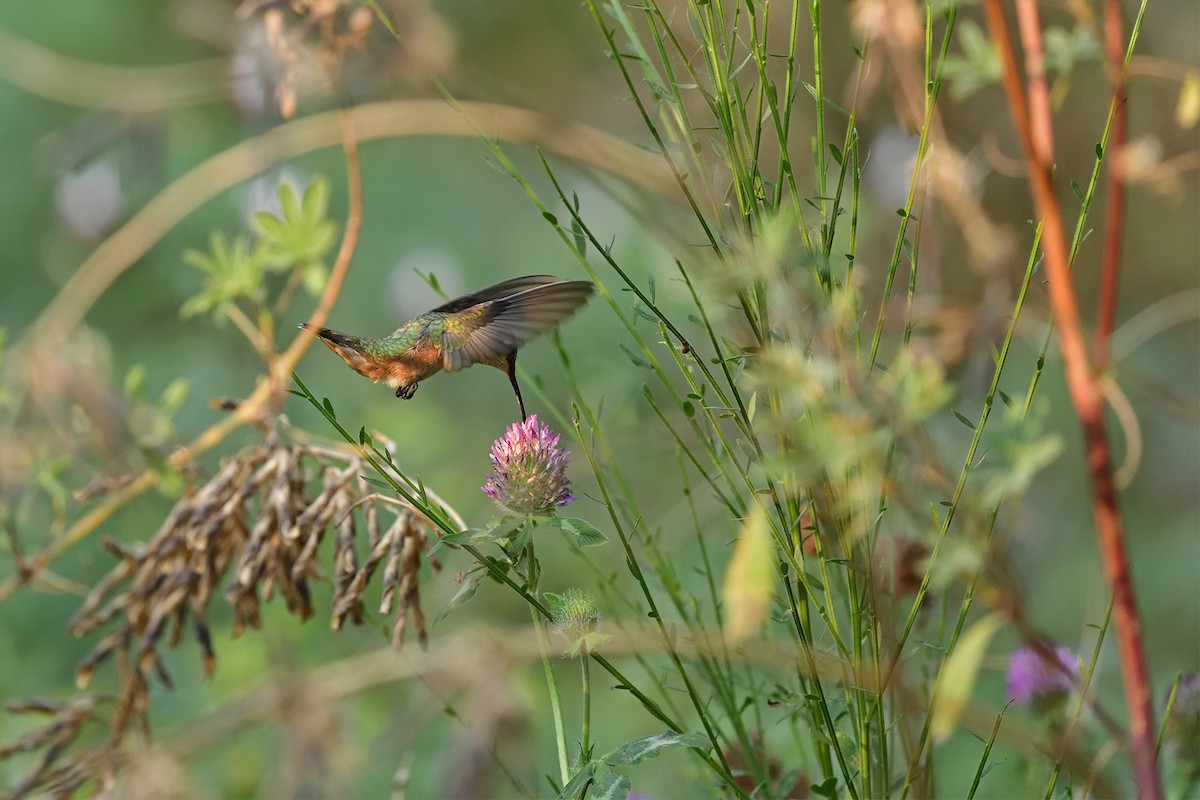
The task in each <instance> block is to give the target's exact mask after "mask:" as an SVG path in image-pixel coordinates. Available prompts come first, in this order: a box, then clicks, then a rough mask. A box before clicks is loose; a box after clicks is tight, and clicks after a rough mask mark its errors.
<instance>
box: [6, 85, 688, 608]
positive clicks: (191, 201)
mask: <svg viewBox="0 0 1200 800" xmlns="http://www.w3.org/2000/svg"><path fill="white" fill-rule="evenodd" d="M476 126H478V129H482V130H484V131H486V132H487V133H488V134H489V135H491V136H493V137H494V138H496V139H500V140H503V141H507V142H513V143H524V144H536V145H538V146H540V147H543V148H545V149H546V150H547V151H549V152H552V153H555V154H557V155H559V156H561V157H564V158H567V159H570V160H573V161H576V162H578V163H581V164H585V165H587V166H590V167H593V168H595V169H598V170H605V171H607V172H610V173H612V174H613V175H615V176H617V177H618V178H622V179H624V180H626V181H628V182H630V183H633V184H635V185H639V186H642V187H644V188H647V189H651V190H653V191H656V192H661V193H664V194H666V193H670V192H671V191H672V190H673V189H674V187H675V184H674V182H673V180H672V179H671V176H670V173H669V171H668V170H667V169H666V167H665V166H664V165H663V163H662V161H661V160H660V159H658V158H656V157H654V156H652V155H651V154H649V153H646V152H644V151H641V150H639V149H637V148H636V147H633V146H632V145H629V144H627V143H625V142H623V141H621V140H619V139H616V138H614V137H611V136H608V135H607V134H604V133H601V132H599V131H596V130H594V129H591V128H587V127H585V126H582V125H577V124H573V123H560V122H556V121H553V120H551V119H549V118H548V117H545V116H544V115H541V114H538V113H535V112H532V111H527V110H524V109H518V108H512V107H509V106H500V105H493V104H488V103H460V104H459V108H458V109H455V108H452V107H451V106H449V105H448V104H446V103H445V102H443V101H441V100H411V101H396V102H384V103H373V104H369V105H364V106H358V107H355V108H352V109H347V110H342V111H331V112H327V113H323V114H318V115H315V116H312V117H307V118H305V119H302V120H298V121H296V122H291V123H287V124H285V125H281V126H279V127H278V128H275V129H273V130H271V131H269V132H267V133H265V134H263V135H261V136H258V137H256V138H254V139H251V140H248V141H245V142H241V143H239V144H237V145H235V146H233V147H231V148H229V149H228V150H226V151H224V152H222V153H219V154H217V155H215V156H213V157H212V158H210V159H208V160H207V161H205V162H204V163H202V164H200V165H199V166H197V167H196V168H195V169H193V170H192V171H191V172H188V173H187V174H186V175H183V176H182V177H180V178H179V179H178V180H176V181H175V182H174V183H172V184H171V185H170V186H168V187H166V188H165V189H164V190H163V191H162V192H160V193H159V194H158V195H157V196H156V197H155V198H154V199H153V200H151V201H150V202H149V203H148V204H147V205H146V206H144V207H143V208H142V209H141V210H140V211H138V212H137V213H136V214H135V215H134V216H133V217H132V218H131V219H130V220H129V221H128V222H126V223H125V225H123V226H122V227H121V228H120V229H118V230H117V231H116V232H114V233H113V235H112V236H110V237H109V238H108V239H107V240H105V241H104V242H103V243H101V244H100V246H99V247H97V248H96V250H95V252H93V253H92V255H91V256H90V257H89V258H88V259H87V260H86V261H85V262H84V263H83V264H82V265H81V266H80V268H79V270H78V271H77V272H76V273H75V275H74V276H72V278H71V279H70V280H69V281H68V282H67V284H66V285H65V286H64V287H63V289H62V290H61V291H60V292H59V294H58V295H57V296H56V297H55V299H54V300H53V301H52V302H51V303H50V305H49V306H48V307H47V308H46V309H45V310H44V311H43V312H42V314H41V315H40V316H39V317H38V319H37V320H36V321H35V322H34V324H33V327H32V329H31V331H30V332H29V333H28V334H27V335H26V337H25V339H24V341H23V343H22V344H23V345H24V347H25V348H27V349H28V350H30V351H33V352H37V351H39V350H41V351H42V352H46V351H47V350H49V351H50V352H53V348H54V346H55V343H56V342H58V341H61V340H62V338H65V337H66V336H68V335H70V333H71V331H73V330H74V329H75V327H76V326H78V325H79V324H80V323H81V322H82V320H83V317H84V315H85V314H86V313H87V310H88V309H89V308H91V306H92V304H94V303H95V302H96V300H98V299H99V298H100V297H101V295H103V293H104V292H105V291H106V290H107V289H108V287H109V286H111V285H112V283H113V282H114V281H115V280H116V279H117V278H118V277H120V276H121V275H122V274H123V273H124V272H125V271H126V270H127V269H129V268H130V267H131V266H132V265H133V264H134V263H135V262H136V261H137V259H138V258H140V257H141V256H142V255H144V254H145V253H146V252H147V251H148V250H149V249H150V247H152V246H153V245H154V244H155V243H156V242H157V241H158V240H159V239H161V238H162V237H163V236H164V235H165V234H166V233H167V232H168V231H169V230H171V228H173V227H174V226H175V225H177V224H178V223H179V222H180V221H181V220H183V219H184V218H185V217H186V216H187V215H188V214H189V213H191V212H192V211H193V210H194V209H196V208H197V207H199V206H200V205H202V204H203V203H205V202H207V201H208V200H209V199H211V198H212V197H213V196H215V195H216V194H217V193H219V192H220V191H222V190H224V189H227V188H229V187H231V186H234V185H236V184H237V183H239V182H241V181H244V180H246V179H248V178H250V177H253V176H254V175H256V174H258V173H259V172H262V171H263V170H265V169H267V168H268V167H270V166H272V165H274V164H277V163H279V162H281V161H285V160H287V159H289V158H293V157H295V156H298V155H301V154H303V153H307V152H309V151H312V150H316V149H320V148H323V147H330V146H333V145H336V144H338V143H339V142H341V143H342V145H343V147H344V149H345V151H346V160H347V170H348V182H349V194H350V211H349V214H348V216H347V221H346V231H345V235H344V236H343V239H342V246H341V249H340V250H339V251H338V255H337V259H336V261H335V262H334V267H333V270H332V272H331V276H330V281H329V285H328V287H327V288H326V291H325V294H324V295H323V296H322V298H321V302H320V303H319V305H318V307H317V309H316V311H315V312H314V313H313V315H312V317H311V318H310V320H309V322H310V324H311V325H313V326H315V327H321V326H322V325H323V324H324V322H325V319H326V317H327V316H328V313H329V311H330V309H331V308H332V306H333V302H334V300H335V299H336V298H337V294H338V292H339V291H340V289H341V283H342V279H343V278H344V276H345V272H346V269H347V268H348V266H349V262H350V257H351V255H352V254H353V251H354V247H355V245H356V244H357V241H358V233H359V229H360V228H361V225H362V188H361V171H360V167H359V154H358V143H359V142H360V141H364V140H375V139H387V138H394V137H398V136H429V135H441V136H447V135H449V136H469V137H472V138H474V137H477V136H478V135H479V134H478V129H477V127H476ZM311 342H312V334H310V333H307V332H305V333H302V334H301V335H300V336H298V337H297V339H296V340H295V341H294V342H293V343H292V345H291V347H289V348H288V350H287V351H286V352H285V353H284V354H283V355H282V356H280V357H279V358H278V359H275V360H274V362H273V364H272V367H271V372H270V376H269V377H268V378H266V379H264V380H263V381H261V382H260V383H259V385H258V386H257V387H256V388H255V390H254V392H253V393H252V394H251V395H250V396H249V397H248V398H246V400H245V401H244V402H242V403H241V405H240V406H239V407H238V408H237V409H236V410H235V411H234V412H233V413H232V414H231V415H230V416H228V417H226V418H224V419H222V420H221V421H220V422H218V423H217V424H216V425H213V426H212V427H211V428H209V429H208V430H206V431H204V432H203V433H202V434H200V435H199V436H198V437H196V439H195V440H194V441H192V442H191V443H190V444H189V445H187V446H186V447H183V448H180V449H179V450H177V451H176V452H175V453H173V454H172V455H171V457H170V458H169V459H168V464H169V465H170V466H171V467H174V468H178V467H181V466H183V465H184V464H187V463H188V462H189V461H191V460H192V459H194V458H195V457H196V456H197V455H199V454H200V453H203V452H205V451H207V450H209V449H211V448H213V447H214V446H216V445H217V444H218V443H219V442H221V441H222V440H223V439H224V438H225V437H226V436H227V435H228V434H229V433H230V432H231V431H233V430H235V429H237V428H238V427H240V426H241V425H243V424H245V423H246V422H252V421H257V420H259V419H261V417H262V416H263V413H264V411H265V410H266V409H267V408H268V407H269V406H270V404H271V402H272V401H273V400H275V399H277V398H278V397H279V396H280V393H281V392H282V391H283V387H284V386H285V385H286V381H287V379H288V376H289V375H290V373H291V371H292V369H293V367H295V365H296V363H297V362H298V361H299V358H300V356H301V355H302V354H303V352H304V349H305V348H306V347H307V346H308V345H309V344H310V343H311ZM43 348H45V349H43ZM26 363H28V364H36V363H38V358H37V357H32V358H29V359H26ZM156 479H157V477H156V475H155V473H154V472H152V471H149V470H147V471H146V472H143V473H141V474H139V475H138V476H137V477H135V478H134V479H133V480H132V481H130V482H129V483H128V484H126V485H125V486H123V487H122V488H121V489H120V490H119V491H117V492H116V493H114V494H113V495H111V496H110V497H109V498H108V499H107V500H106V501H105V502H104V503H102V504H101V505H99V506H97V507H96V508H94V509H92V510H91V511H89V512H88V513H87V514H85V515H83V516H82V517H80V518H79V519H78V520H76V522H75V523H74V524H73V525H71V527H70V528H68V530H67V531H66V532H65V533H64V534H63V536H62V537H60V538H58V539H56V540H55V541H54V542H53V543H52V544H51V545H49V546H48V547H46V548H45V549H43V550H42V551H41V552H39V553H37V554H35V555H33V556H31V557H30V558H29V559H27V561H26V562H25V564H24V569H22V570H21V574H20V575H18V576H16V577H14V578H11V579H9V580H8V581H6V582H4V583H2V584H0V601H3V600H5V599H6V598H8V597H10V596H11V595H12V594H13V592H15V591H16V589H17V588H18V587H19V586H21V585H22V584H24V583H27V582H28V581H29V580H31V579H33V578H34V577H36V575H37V574H38V573H39V572H41V571H42V570H43V569H44V568H45V567H46V566H48V565H49V564H50V563H51V562H52V561H53V560H54V559H55V558H57V557H58V556H59V555H61V554H62V553H63V552H65V551H66V550H67V549H69V548H70V547H71V546H73V545H74V544H76V543H77V542H79V541H81V540H82V539H84V538H85V537H86V536H88V535H89V534H90V533H91V532H92V531H94V530H96V528H98V527H99V526H100V525H102V524H103V523H104V522H106V521H107V520H108V519H109V518H110V517H112V515H113V514H115V513H116V512H117V511H118V510H120V509H121V508H124V507H125V506H126V505H127V504H128V503H129V502H130V501H132V500H133V499H135V498H136V497H138V496H139V495H141V494H142V493H143V492H145V491H147V490H149V489H150V488H151V487H153V486H154V482H155V480H156Z"/></svg>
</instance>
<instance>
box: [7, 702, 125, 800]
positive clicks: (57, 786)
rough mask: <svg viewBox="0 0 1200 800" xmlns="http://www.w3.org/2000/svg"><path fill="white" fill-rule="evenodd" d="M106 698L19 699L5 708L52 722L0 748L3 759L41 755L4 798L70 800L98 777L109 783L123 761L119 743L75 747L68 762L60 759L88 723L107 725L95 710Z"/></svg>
mask: <svg viewBox="0 0 1200 800" xmlns="http://www.w3.org/2000/svg"><path fill="white" fill-rule="evenodd" d="M104 702H105V700H104V698H101V697H97V696H96V695H92V694H81V695H78V696H76V697H73V698H71V699H70V700H68V701H66V702H61V703H60V702H52V701H48V700H19V701H13V702H10V703H8V704H7V705H6V709H7V710H8V712H9V713H11V714H39V715H42V716H48V717H50V721H49V722H47V723H46V724H45V725H43V726H42V727H40V728H36V729H34V730H32V731H29V732H28V733H26V734H25V735H24V736H22V737H21V738H20V739H17V740H16V741H15V742H13V743H12V744H6V745H0V759H5V758H11V757H13V756H16V755H19V754H22V753H40V754H39V756H38V758H37V760H36V761H35V762H34V764H33V766H32V767H31V768H30V770H29V772H28V773H26V775H25V777H24V778H23V779H22V780H21V781H20V782H19V783H17V784H16V785H15V786H12V787H10V788H9V789H8V790H6V791H0V798H4V800H7V799H8V798H17V797H25V796H26V795H29V794H32V793H34V792H37V793H39V794H40V795H42V796H47V797H71V796H72V795H73V794H74V793H75V792H76V791H78V790H79V789H80V788H81V787H82V786H84V785H85V784H87V783H89V782H90V781H94V780H96V779H97V778H100V779H101V780H102V781H103V782H106V783H107V782H111V780H112V779H113V776H114V775H115V774H116V772H117V770H118V769H119V768H120V767H121V766H122V762H123V760H124V756H123V755H122V754H121V750H120V748H118V747H117V746H116V741H115V739H112V738H110V739H107V740H106V741H104V742H103V743H101V744H98V745H87V746H83V747H76V748H75V749H74V750H73V751H72V752H71V754H70V757H69V758H67V759H65V760H63V759H62V756H63V755H64V754H65V753H66V751H67V750H68V749H70V748H71V747H72V745H74V744H75V743H76V741H77V740H78V739H80V737H81V734H82V733H83V729H84V727H85V726H87V724H88V723H89V722H91V723H95V724H97V725H103V724H104V719H103V718H102V716H101V715H100V714H99V713H98V712H97V706H98V705H102V704H103V703H104Z"/></svg>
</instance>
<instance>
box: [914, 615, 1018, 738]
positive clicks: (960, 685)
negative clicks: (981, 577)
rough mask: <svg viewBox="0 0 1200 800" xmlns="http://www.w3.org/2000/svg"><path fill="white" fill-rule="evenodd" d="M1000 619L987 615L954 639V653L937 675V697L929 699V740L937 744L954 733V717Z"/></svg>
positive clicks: (996, 616)
mask: <svg viewBox="0 0 1200 800" xmlns="http://www.w3.org/2000/svg"><path fill="white" fill-rule="evenodd" d="M1003 622H1004V618H1003V617H1002V616H1001V615H1000V614H988V615H987V616H986V617H984V618H983V619H981V620H979V621H978V622H976V623H975V624H974V625H972V626H971V628H970V629H969V630H968V631H967V632H966V633H964V634H963V635H962V638H961V639H959V640H958V646H957V647H955V648H954V652H952V653H951V654H950V657H949V658H947V659H946V661H945V663H944V664H942V674H941V675H940V676H938V683H937V694H935V695H934V696H933V709H932V711H931V713H932V715H933V721H932V723H931V724H930V732H931V733H932V734H933V740H934V741H935V742H940V741H943V740H945V739H946V738H947V737H948V736H950V734H951V733H953V732H954V729H955V727H956V726H957V725H958V718H959V717H960V716H962V711H963V708H965V707H966V705H967V701H968V700H969V699H970V698H971V689H973V688H974V686H975V676H976V675H977V674H978V673H979V665H980V663H981V662H982V661H983V656H984V653H986V652H987V648H988V643H989V642H991V640H992V636H993V635H994V634H995V633H996V631H998V630H999V629H1000V626H1001V624H1003Z"/></svg>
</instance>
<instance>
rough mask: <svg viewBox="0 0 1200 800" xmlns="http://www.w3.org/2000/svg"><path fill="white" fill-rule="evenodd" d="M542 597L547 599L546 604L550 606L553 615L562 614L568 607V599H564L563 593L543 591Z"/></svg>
mask: <svg viewBox="0 0 1200 800" xmlns="http://www.w3.org/2000/svg"><path fill="white" fill-rule="evenodd" d="M542 597H543V598H544V599H545V601H546V605H547V606H549V607H550V611H551V615H552V616H555V617H560V616H562V612H563V611H564V610H566V607H567V601H566V600H564V599H563V596H562V595H560V594H555V593H554V592H542Z"/></svg>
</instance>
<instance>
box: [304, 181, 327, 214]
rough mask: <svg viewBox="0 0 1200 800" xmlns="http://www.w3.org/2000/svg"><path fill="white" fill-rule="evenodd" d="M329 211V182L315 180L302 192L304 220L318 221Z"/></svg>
mask: <svg viewBox="0 0 1200 800" xmlns="http://www.w3.org/2000/svg"><path fill="white" fill-rule="evenodd" d="M328 210H329V182H328V181H324V180H315V181H313V182H312V183H310V184H309V185H308V188H307V189H305V190H304V218H305V219H308V220H318V219H323V218H324V217H325V213H326V212H327V211H328Z"/></svg>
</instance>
